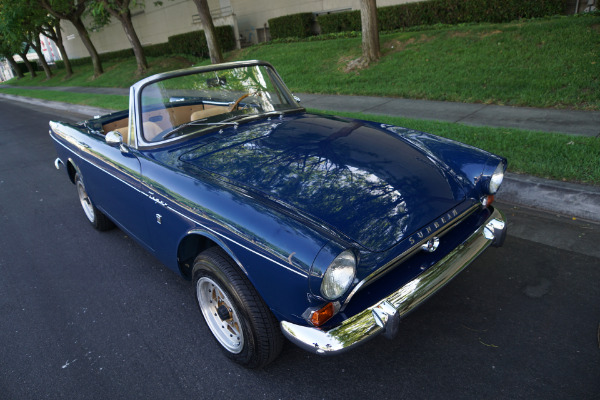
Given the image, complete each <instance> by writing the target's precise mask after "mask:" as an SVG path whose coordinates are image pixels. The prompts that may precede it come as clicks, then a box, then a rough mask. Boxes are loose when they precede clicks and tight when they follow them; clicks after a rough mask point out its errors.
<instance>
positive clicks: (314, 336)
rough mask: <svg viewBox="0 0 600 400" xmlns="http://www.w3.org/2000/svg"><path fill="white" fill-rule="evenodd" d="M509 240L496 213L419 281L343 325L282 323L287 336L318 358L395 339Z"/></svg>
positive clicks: (501, 220)
mask: <svg viewBox="0 0 600 400" xmlns="http://www.w3.org/2000/svg"><path fill="white" fill-rule="evenodd" d="M505 236H506V224H505V218H504V215H503V214H502V213H501V212H500V211H499V210H496V209H495V210H494V211H493V213H492V215H491V216H490V217H489V218H488V219H487V221H486V222H485V223H484V224H483V225H482V226H481V227H479V229H477V230H476V231H475V232H474V233H473V234H471V236H469V237H468V238H467V239H466V240H465V241H464V242H463V243H462V244H461V245H459V246H458V247H456V248H455V249H454V250H453V251H451V252H450V253H449V254H448V255H446V257H444V258H443V259H441V260H440V261H439V262H437V263H436V264H434V265H433V266H431V267H430V268H429V269H428V270H427V271H425V272H424V273H422V274H421V275H419V276H418V277H417V278H415V279H413V280H412V281H410V282H408V283H407V284H406V285H404V286H403V287H401V288H400V289H399V290H397V291H396V292H394V293H392V294H391V295H389V296H388V297H386V298H384V299H382V300H380V301H379V302H377V303H376V304H374V305H373V306H371V307H369V308H367V309H365V310H364V311H362V312H360V313H358V314H356V315H354V316H353V317H351V318H348V319H347V320H345V321H344V322H342V323H341V324H340V325H338V326H336V327H334V328H332V329H330V330H328V331H325V330H323V329H319V328H315V327H309V326H302V325H296V324H293V323H290V322H287V321H282V322H281V330H282V331H283V334H284V335H285V336H286V337H287V338H288V339H289V340H290V341H291V342H292V343H294V344H296V345H298V346H300V347H301V348H303V349H305V350H308V351H310V352H313V353H317V354H336V353H340V352H343V351H346V350H349V349H350V348H352V347H355V346H357V345H359V344H362V343H364V342H366V341H367V340H369V339H371V338H373V337H375V336H376V335H378V334H383V335H384V336H386V337H388V338H393V337H394V336H395V335H396V334H397V333H398V327H399V321H400V319H401V318H402V317H403V316H404V315H406V314H407V313H409V312H410V311H412V310H413V309H414V308H415V307H417V306H418V305H419V304H421V302H423V301H425V300H426V299H427V298H429V296H431V295H432V294H434V293H435V292H437V291H438V290H439V289H441V288H442V287H443V286H444V285H445V284H446V283H448V282H449V281H450V280H451V279H452V278H454V277H455V276H456V275H457V274H458V273H459V272H460V271H462V270H463V269H465V268H466V267H467V266H468V265H469V264H470V263H471V262H472V261H473V260H474V259H475V258H477V256H479V255H480V254H481V253H482V252H483V251H484V250H485V249H486V248H487V247H488V246H490V245H492V246H501V245H502V243H503V242H504V238H505Z"/></svg>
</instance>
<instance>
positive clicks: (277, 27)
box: [269, 13, 315, 39]
mask: <svg viewBox="0 0 600 400" xmlns="http://www.w3.org/2000/svg"><path fill="white" fill-rule="evenodd" d="M314 20H315V18H314V16H313V14H312V13H299V14H291V15H284V16H283V17H277V18H272V19H270V20H269V33H270V34H271V38H273V39H283V38H288V37H297V38H305V37H309V36H312V35H313V29H312V26H313V22H314Z"/></svg>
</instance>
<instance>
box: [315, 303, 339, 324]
mask: <svg viewBox="0 0 600 400" xmlns="http://www.w3.org/2000/svg"><path fill="white" fill-rule="evenodd" d="M334 314H335V307H334V306H333V303H327V304H325V306H324V307H322V308H321V309H320V310H317V311H313V312H312V314H311V315H310V322H311V323H312V324H313V325H314V326H321V325H323V324H324V323H325V322H327V321H329V320H330V319H331V317H333V315H334Z"/></svg>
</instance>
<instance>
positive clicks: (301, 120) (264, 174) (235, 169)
mask: <svg viewBox="0 0 600 400" xmlns="http://www.w3.org/2000/svg"><path fill="white" fill-rule="evenodd" d="M180 160H181V161H182V164H181V165H182V166H183V168H184V169H190V168H191V169H195V168H200V169H202V170H205V171H208V172H210V173H212V174H213V175H216V176H217V177H218V178H219V179H222V180H226V181H228V182H230V183H233V184H234V185H237V186H241V187H243V188H244V189H245V190H247V191H252V192H254V193H257V194H259V195H261V196H264V197H267V198H269V199H271V200H274V201H276V202H278V203H279V204H284V205H285V206H286V207H289V208H292V210H295V211H297V212H298V213H301V214H303V215H308V216H309V217H310V218H311V219H313V220H315V222H316V223H318V224H320V225H321V226H323V225H326V227H327V228H329V229H333V230H335V231H336V232H338V233H340V234H342V235H344V236H346V237H347V238H348V239H351V240H353V241H355V242H357V243H358V244H360V245H362V246H364V247H365V248H367V249H369V250H371V251H383V250H386V249H389V248H390V247H392V246H393V245H395V244H396V243H398V242H399V241H401V240H402V239H403V238H406V237H407V236H408V235H410V234H411V233H413V232H415V231H417V230H418V229H420V228H422V227H423V226H425V225H427V224H428V223H430V222H431V221H433V220H435V219H436V218H437V217H438V216H440V215H442V214H443V213H445V212H447V211H448V210H450V209H452V208H453V207H455V206H456V205H457V204H458V203H460V202H461V201H462V200H463V199H464V197H465V194H464V193H465V192H464V189H463V187H462V186H461V185H460V183H459V182H458V181H457V179H456V178H455V177H454V176H453V175H452V174H451V173H450V171H449V169H448V168H447V166H446V165H444V164H443V163H442V162H441V161H439V160H438V159H436V158H435V157H434V156H433V155H432V154H431V153H425V152H423V151H421V150H419V149H417V148H416V147H415V146H413V145H411V144H410V143H409V142H407V141H406V140H404V139H403V137H402V135H399V134H397V133H394V132H391V131H388V130H386V129H384V127H379V126H377V125H376V124H370V123H366V122H364V121H356V120H351V119H344V118H337V117H325V116H319V115H311V114H302V115H300V116H292V117H285V118H281V119H277V120H273V121H262V122H258V123H252V124H249V125H240V126H238V127H236V128H231V129H228V130H225V131H223V132H221V133H220V134H219V135H215V136H213V137H212V139H210V140H208V138H207V140H206V141H205V142H204V144H202V145H200V146H197V147H195V148H194V149H193V150H191V151H188V152H186V153H184V154H183V155H181V156H180ZM189 172H191V171H189Z"/></svg>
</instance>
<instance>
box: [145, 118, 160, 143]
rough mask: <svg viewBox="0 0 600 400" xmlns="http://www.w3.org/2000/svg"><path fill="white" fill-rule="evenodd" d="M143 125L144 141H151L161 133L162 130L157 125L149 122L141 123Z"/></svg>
mask: <svg viewBox="0 0 600 400" xmlns="http://www.w3.org/2000/svg"><path fill="white" fill-rule="evenodd" d="M143 125H144V138H145V139H146V141H148V142H149V141H151V140H152V139H154V138H155V137H156V135H158V134H159V133H161V132H162V131H163V129H162V128H161V127H160V126H158V124H156V123H155V122H151V121H146V122H144V123H143Z"/></svg>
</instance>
